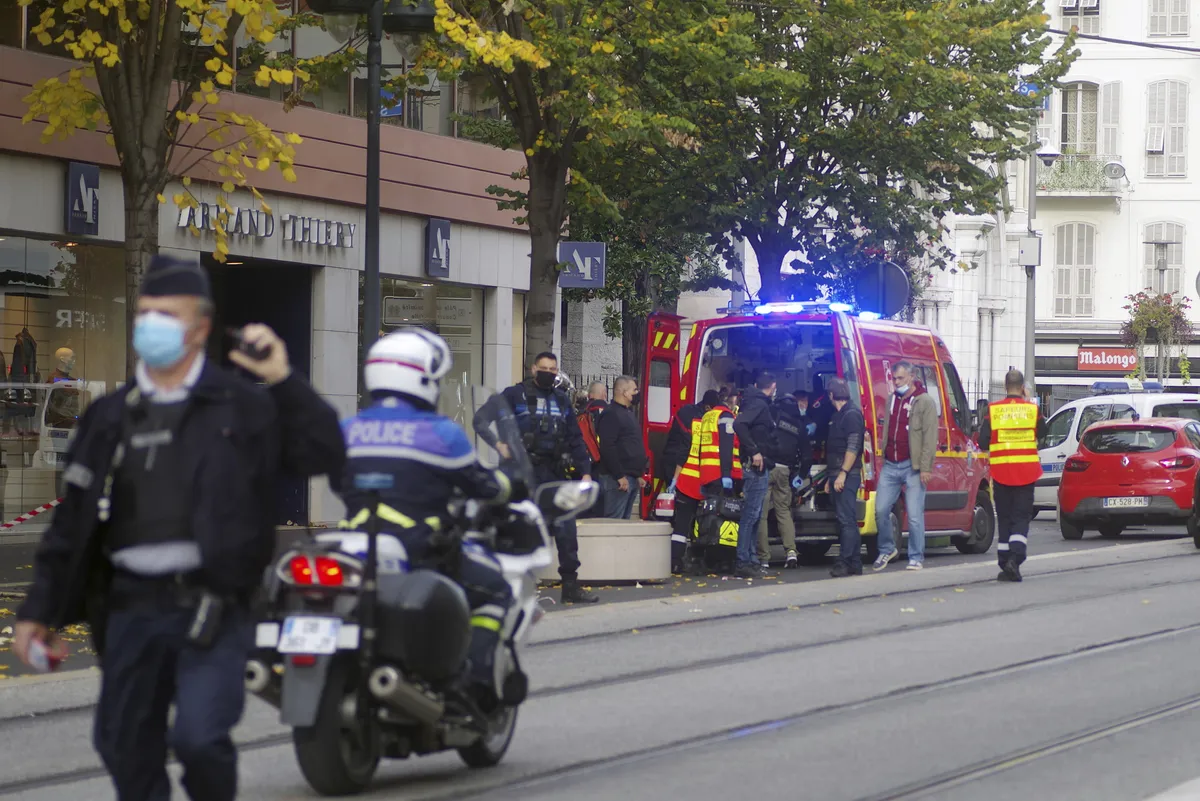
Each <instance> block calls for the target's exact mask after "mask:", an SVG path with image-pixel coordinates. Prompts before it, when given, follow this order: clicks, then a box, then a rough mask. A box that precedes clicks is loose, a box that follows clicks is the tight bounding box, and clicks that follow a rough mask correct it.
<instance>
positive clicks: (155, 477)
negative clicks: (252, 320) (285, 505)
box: [13, 256, 345, 801]
mask: <svg viewBox="0 0 1200 801" xmlns="http://www.w3.org/2000/svg"><path fill="white" fill-rule="evenodd" d="M212 316H213V304H212V295H211V291H210V289H209V281H208V276H207V275H206V274H205V272H204V270H203V269H202V268H201V267H200V265H199V264H198V263H196V262H192V261H181V260H178V259H174V258H170V257H166V256H155V257H154V259H153V260H152V261H151V264H150V267H149V268H148V269H147V271H146V274H145V276H144V278H143V281H142V286H141V295H140V297H139V298H138V313H137V319H136V323H135V326H134V331H133V347H134V349H135V350H136V351H137V354H138V357H139V361H138V365H137V370H136V375H135V377H134V379H133V380H131V381H130V382H128V383H127V384H126V385H125V386H124V387H122V388H121V389H119V390H117V391H116V392H114V393H112V394H110V395H107V396H105V397H102V398H100V399H98V400H97V401H95V402H94V403H93V404H92V405H91V406H90V407H89V408H88V410H87V412H86V413H85V415H84V417H83V419H82V420H81V421H80V424H79V427H78V428H77V429H76V437H75V439H74V441H73V442H72V444H71V449H70V452H69V453H68V455H67V465H66V468H65V470H64V472H63V481H64V497H63V502H62V504H61V505H60V506H59V507H58V509H57V510H56V512H55V516H54V518H53V520H52V522H51V525H50V528H49V529H48V530H47V531H46V533H45V535H44V536H43V538H42V542H41V545H40V546H39V548H38V552H37V555H36V556H35V558H34V577H33V584H32V586H31V587H30V589H29V592H28V594H27V596H26V599H25V602H24V603H23V604H22V605H21V608H20V610H19V611H18V613H17V623H16V626H15V631H14V636H13V650H14V651H15V652H16V654H17V656H18V657H19V658H21V659H22V660H23V661H25V662H27V663H29V664H31V665H33V666H34V667H35V668H38V669H41V670H45V669H47V667H50V668H52V667H53V666H55V665H56V664H57V662H58V661H59V660H61V659H62V658H64V657H65V656H66V650H65V647H64V645H63V642H62V640H61V639H59V637H58V635H57V634H56V632H57V631H58V630H60V629H61V628H62V627H64V626H67V625H70V624H73V623H77V622H80V621H84V622H87V623H88V625H89V626H90V628H91V632H92V638H93V642H94V643H95V646H96V652H97V653H98V654H99V656H100V669H101V672H102V682H101V687H100V700H99V702H98V704H97V706H96V722H95V730H94V741H95V746H96V750H97V751H98V752H99V754H100V757H101V759H102V760H103V761H104V765H105V767H106V768H107V769H108V772H109V774H110V775H111V776H112V780H113V784H114V785H115V787H116V791H117V797H118V798H120V799H121V801H168V799H170V797H171V784H170V779H169V777H168V775H167V771H166V759H167V749H168V746H169V747H170V749H171V750H172V751H173V753H174V754H175V757H176V758H177V759H178V760H179V761H180V763H182V764H183V767H184V777H183V785H184V788H185V789H186V790H187V793H188V795H189V796H190V797H191V798H192V799H193V801H233V799H234V798H235V797H236V795H237V753H236V751H235V748H234V745H233V740H232V739H231V738H230V730H231V729H232V728H233V727H234V725H235V724H236V723H237V722H238V720H239V719H240V718H241V716H242V709H243V705H244V703H245V690H244V687H243V675H244V671H245V665H246V658H247V656H248V655H249V652H250V650H251V648H252V647H253V645H254V625H253V620H252V618H251V615H250V612H249V603H250V598H251V595H252V593H253V592H254V591H255V589H256V588H257V587H258V586H259V584H260V583H261V581H262V575H263V570H264V569H265V568H266V566H267V564H268V563H269V561H270V559H271V556H272V554H273V552H274V548H275V525H274V522H275V505H276V484H277V479H278V476H279V474H280V473H281V472H282V471H283V470H285V469H286V470H287V471H288V472H290V473H292V474H294V475H298V476H302V477H308V476H314V475H320V474H323V473H335V474H336V473H339V472H340V471H341V469H342V466H343V464H344V462H345V446H344V444H343V439H342V432H341V428H340V426H339V424H338V417H337V412H336V411H335V410H334V409H333V408H332V407H331V406H329V405H328V404H327V403H325V402H324V401H323V400H322V399H321V398H320V397H319V396H318V395H317V394H316V392H314V391H313V389H312V388H311V387H310V386H309V385H308V384H307V383H306V382H305V381H304V380H303V379H302V378H300V377H299V376H297V375H295V373H294V372H293V371H292V369H291V365H290V364H289V362H288V354H287V349H286V347H285V346H284V344H283V342H282V341H281V340H280V339H279V338H278V337H277V336H276V335H275V333H274V332H273V331H272V330H271V329H270V328H268V327H267V326H264V325H248V326H246V327H245V328H244V329H242V331H241V332H240V336H239V337H238V340H239V347H238V350H235V351H234V352H233V353H231V354H230V359H231V360H232V361H233V362H234V363H235V364H236V365H238V366H239V367H242V368H243V369H245V370H246V371H248V372H249V373H251V374H253V375H254V376H255V377H256V378H258V379H259V380H261V381H262V382H263V383H264V384H266V386H265V387H262V386H258V385H257V384H255V383H252V382H250V381H248V380H246V379H245V378H242V377H240V376H238V375H235V374H234V373H233V372H231V371H229V370H226V369H224V368H222V367H219V366H218V365H215V364H213V363H211V362H209V361H207V360H206V359H205V355H204V352H205V346H206V344H207V341H208V337H209V334H210V332H211V330H212ZM172 705H173V706H174V707H175V721H174V726H173V727H172V730H171V732H170V733H169V734H168V731H167V721H168V712H169V709H170V707H171V706H172Z"/></svg>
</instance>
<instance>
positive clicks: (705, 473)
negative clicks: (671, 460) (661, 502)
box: [675, 406, 742, 500]
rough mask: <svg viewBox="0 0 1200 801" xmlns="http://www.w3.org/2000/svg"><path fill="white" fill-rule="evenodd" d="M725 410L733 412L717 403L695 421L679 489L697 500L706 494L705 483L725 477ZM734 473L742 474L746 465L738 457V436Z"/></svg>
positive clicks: (677, 490) (738, 476) (735, 445)
mask: <svg viewBox="0 0 1200 801" xmlns="http://www.w3.org/2000/svg"><path fill="white" fill-rule="evenodd" d="M723 414H732V412H730V411H729V409H728V408H727V407H725V406H717V407H715V408H714V409H712V410H711V411H709V412H707V413H706V414H705V415H704V417H702V418H700V419H699V420H694V421H692V447H691V449H690V450H689V451H688V458H687V462H685V463H684V465H683V469H682V470H681V471H680V472H679V481H677V482H676V483H675V490H676V492H682V493H683V494H684V495H686V496H688V497H689V498H693V499H695V500H700V499H701V498H703V497H704V493H703V490H702V488H703V487H704V485H705V484H709V483H711V482H713V481H719V480H720V479H721V431H720V419H721V415H723ZM733 449H734V454H733V474H732V478H734V479H740V478H741V477H742V466H741V464H740V463H739V462H738V460H737V450H738V441H737V436H736V435H735V436H734V440H733Z"/></svg>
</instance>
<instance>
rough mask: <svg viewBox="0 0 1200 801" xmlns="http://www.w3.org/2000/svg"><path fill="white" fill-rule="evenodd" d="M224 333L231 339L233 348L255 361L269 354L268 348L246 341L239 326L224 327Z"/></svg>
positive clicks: (259, 360)
mask: <svg viewBox="0 0 1200 801" xmlns="http://www.w3.org/2000/svg"><path fill="white" fill-rule="evenodd" d="M225 334H226V335H227V336H228V337H229V338H230V339H231V340H233V346H234V347H235V348H237V349H238V350H240V351H241V352H242V353H244V354H246V355H247V356H249V357H250V358H251V359H253V360H254V361H256V362H261V361H262V360H263V359H265V358H267V357H268V356H270V355H271V349H270V348H260V347H258V346H257V345H252V344H251V343H249V342H247V341H246V338H245V337H244V336H243V335H242V329H240V328H226V329H225Z"/></svg>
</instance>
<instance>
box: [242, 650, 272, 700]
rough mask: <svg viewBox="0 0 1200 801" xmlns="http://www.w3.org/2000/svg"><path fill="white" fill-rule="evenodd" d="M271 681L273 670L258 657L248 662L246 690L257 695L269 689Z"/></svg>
mask: <svg viewBox="0 0 1200 801" xmlns="http://www.w3.org/2000/svg"><path fill="white" fill-rule="evenodd" d="M270 683H271V670H270V668H268V667H267V666H266V665H264V664H263V663H262V662H259V661H258V660H257V659H251V660H250V661H249V662H247V663H246V691H247V692H252V693H254V694H255V695H257V694H258V693H261V692H262V691H263V690H265V689H267V685H269V684H270Z"/></svg>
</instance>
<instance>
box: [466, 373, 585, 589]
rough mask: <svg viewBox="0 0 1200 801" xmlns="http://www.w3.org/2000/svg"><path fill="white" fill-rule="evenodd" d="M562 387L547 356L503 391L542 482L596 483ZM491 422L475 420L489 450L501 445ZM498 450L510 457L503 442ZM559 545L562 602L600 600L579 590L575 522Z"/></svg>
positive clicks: (561, 532) (559, 529)
mask: <svg viewBox="0 0 1200 801" xmlns="http://www.w3.org/2000/svg"><path fill="white" fill-rule="evenodd" d="M559 383H560V382H559V374H558V357H557V356H555V355H554V354H553V353H550V352H548V351H547V352H544V353H539V354H538V355H537V356H536V357H535V358H534V360H533V365H532V366H531V369H530V377H529V378H527V379H525V381H523V382H522V383H520V384H517V385H516V386H512V387H509V388H508V389H506V390H504V393H503V395H504V399H505V400H506V401H507V402H508V405H509V408H511V409H512V411H513V415H514V416H515V417H516V419H517V425H518V426H519V427H520V429H521V436H522V438H523V439H524V442H525V450H526V451H528V452H529V458H530V460H531V461H532V462H533V469H534V473H535V477H536V478H537V480H538V482H539V483H546V482H550V481H564V480H566V478H567V476H568V473H569V472H571V471H572V470H573V471H574V473H575V474H576V475H577V477H578V478H579V479H580V480H581V481H591V480H592V476H591V473H592V459H591V456H590V455H589V454H588V450H587V445H585V444H584V441H583V433H582V432H581V431H580V430H579V421H578V420H576V419H575V413H574V411H573V410H572V407H571V396H570V394H568V393H567V392H566V391H565V390H564V389H561V388H560V387H559ZM486 422H487V417H486V415H476V416H475V431H476V433H477V434H479V436H480V437H481V438H482V439H483V440H484V441H485V442H487V443H488V444H489V445H496V443H494V442H493V440H494V439H495V437H494V436H492V435H491V434H490V432H488V431H487V428H486ZM497 449H498V450H499V451H500V455H501V456H502V457H505V458H507V456H508V454H506V453H505V452H504V448H503V444H502V443H501V444H500V445H499V447H498V448H497ZM554 543H555V545H556V546H557V548H558V573H559V575H560V576H562V602H563V603H584V604H593V603H596V602H597V601H599V600H600V599H599V598H598V597H596V596H595V595H592V594H591V593H589V592H587V591H586V590H584V589H583V587H581V586H580V585H579V537H578V535H577V532H576V527H575V520H574V519H571V520H567V521H565V522H562V523H559V524H558V525H557V526H556V527H555V530H554Z"/></svg>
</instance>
